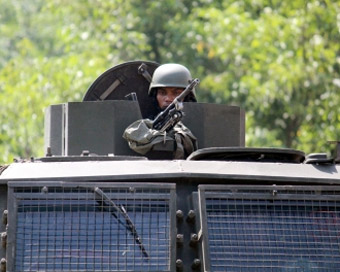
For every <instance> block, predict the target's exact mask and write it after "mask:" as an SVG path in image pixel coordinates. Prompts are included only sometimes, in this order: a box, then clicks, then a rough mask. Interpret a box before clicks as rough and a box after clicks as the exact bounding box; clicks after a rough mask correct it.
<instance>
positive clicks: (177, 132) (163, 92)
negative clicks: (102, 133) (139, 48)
mask: <svg viewBox="0 0 340 272" xmlns="http://www.w3.org/2000/svg"><path fill="white" fill-rule="evenodd" d="M191 81H192V77H191V74H190V71H189V70H188V69H187V68H186V67H185V66H183V65H180V64H175V63H168V64H163V65H161V66H159V67H158V68H157V69H156V70H155V71H154V73H153V76H152V80H151V83H150V87H149V92H148V94H149V96H150V97H151V99H153V101H154V104H155V107H156V109H157V114H158V113H159V112H161V111H162V110H164V109H165V108H167V106H169V105H170V104H171V103H172V102H173V101H174V99H175V98H176V97H177V96H178V95H180V94H181V93H182V92H183V91H184V89H185V88H186V87H187V86H188V84H189V83H190V82H191ZM183 101H184V102H197V100H196V95H195V90H193V91H192V92H190V93H189V94H188V95H187V96H186V97H185V98H184V99H183ZM154 117H155V116H152V117H150V119H154ZM150 119H142V120H138V121H136V122H134V123H133V124H131V125H130V126H129V127H128V128H127V129H126V130H125V132H124V135H123V137H124V138H125V139H126V140H127V141H128V143H129V146H130V148H131V149H133V150H134V151H136V152H137V153H140V154H143V155H144V154H146V153H148V152H150V151H152V150H153V148H154V146H155V145H159V144H162V143H164V142H167V141H172V142H175V145H174V150H173V158H175V159H185V158H186V157H187V156H189V155H190V154H191V153H192V152H193V151H195V150H196V149H197V139H196V137H195V136H194V135H193V134H192V133H191V131H190V130H189V129H188V128H187V127H186V126H184V125H183V123H182V122H179V123H178V124H177V125H176V126H175V127H173V129H172V130H171V131H169V132H160V131H157V130H154V129H153V128H152V121H151V120H150Z"/></svg>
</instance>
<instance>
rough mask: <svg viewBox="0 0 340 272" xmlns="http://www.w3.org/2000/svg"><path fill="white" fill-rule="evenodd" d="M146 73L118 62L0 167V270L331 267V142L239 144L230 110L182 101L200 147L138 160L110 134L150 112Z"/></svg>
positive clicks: (149, 68)
mask: <svg viewBox="0 0 340 272" xmlns="http://www.w3.org/2000/svg"><path fill="white" fill-rule="evenodd" d="M157 66H158V64H157V63H153V62H146V61H144V62H143V61H133V62H128V63H123V64H121V65H118V66H115V67H113V68H111V69H109V70H107V71H106V72H104V73H103V74H102V75H100V76H99V77H98V78H97V79H96V80H95V81H94V83H93V84H92V85H91V86H90V88H89V89H88V91H87V92H86V94H85V97H84V101H82V102H69V103H65V104H60V105H51V106H50V107H49V108H48V109H47V110H46V116H45V146H46V150H47V153H46V156H45V157H42V158H32V159H31V160H30V161H17V162H15V163H13V164H10V165H9V166H6V167H2V168H1V175H0V186H1V187H0V188H1V189H0V193H1V198H0V207H1V210H2V214H3V220H2V224H1V245H2V247H1V250H0V257H1V264H0V271H261V272H263V271H318V272H320V271H339V270H340V165H339V162H340V155H339V154H340V145H339V144H337V145H335V151H337V152H335V153H334V155H333V156H326V155H324V154H311V155H305V154H304V153H303V152H301V151H298V150H292V149H281V148H250V147H245V114H244V111H243V110H242V109H240V108H239V107H236V106H227V105H215V104H206V103H194V102H187V103H184V112H185V116H184V118H183V123H184V124H186V125H187V126H188V127H189V128H190V129H191V130H192V132H193V134H194V135H196V137H197V139H198V148H199V149H198V150H197V151H195V152H194V153H192V154H191V155H190V156H189V157H188V158H187V159H186V160H173V159H172V157H171V154H172V150H173V143H171V142H170V143H167V144H163V143H160V144H159V145H157V146H155V147H154V148H153V150H152V151H150V152H149V153H147V154H146V155H143V156H142V155H139V154H137V153H135V152H134V151H132V150H130V148H129V146H128V144H127V142H126V141H125V140H124V139H123V138H122V134H123V132H124V130H125V128H126V127H127V126H128V125H129V124H131V123H132V122H133V121H135V120H137V119H141V118H146V117H147V116H149V115H152V114H153V112H152V102H150V98H149V97H148V95H147V90H148V86H149V82H150V78H151V76H152V74H153V72H154V70H155V69H156V67H157ZM136 98H137V99H136Z"/></svg>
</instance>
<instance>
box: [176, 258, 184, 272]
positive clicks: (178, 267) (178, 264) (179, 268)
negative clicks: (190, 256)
mask: <svg viewBox="0 0 340 272" xmlns="http://www.w3.org/2000/svg"><path fill="white" fill-rule="evenodd" d="M176 270H177V271H182V270H183V261H182V260H181V259H177V260H176Z"/></svg>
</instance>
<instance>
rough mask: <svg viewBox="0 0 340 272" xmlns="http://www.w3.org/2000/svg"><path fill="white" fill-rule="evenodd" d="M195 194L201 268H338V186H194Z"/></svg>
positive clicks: (285, 269)
mask: <svg viewBox="0 0 340 272" xmlns="http://www.w3.org/2000/svg"><path fill="white" fill-rule="evenodd" d="M253 188H256V189H253ZM199 196H200V202H201V207H200V209H201V218H206V220H201V222H202V223H201V224H202V228H203V233H205V234H207V235H205V236H204V237H205V238H204V247H203V251H204V252H203V254H204V260H205V269H206V270H207V271H318V272H320V271H339V269H340V191H339V187H337V188H336V187H333V188H327V191H325V187H324V188H322V187H307V186H306V187H303V186H300V187H284V186H282V187H281V186H275V187H274V186H262V187H256V186H252V187H248V186H243V187H241V186H200V192H199Z"/></svg>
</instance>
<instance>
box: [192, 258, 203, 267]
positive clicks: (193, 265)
mask: <svg viewBox="0 0 340 272" xmlns="http://www.w3.org/2000/svg"><path fill="white" fill-rule="evenodd" d="M200 266H201V260H200V259H194V261H193V262H192V265H191V268H192V269H199V268H200Z"/></svg>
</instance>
